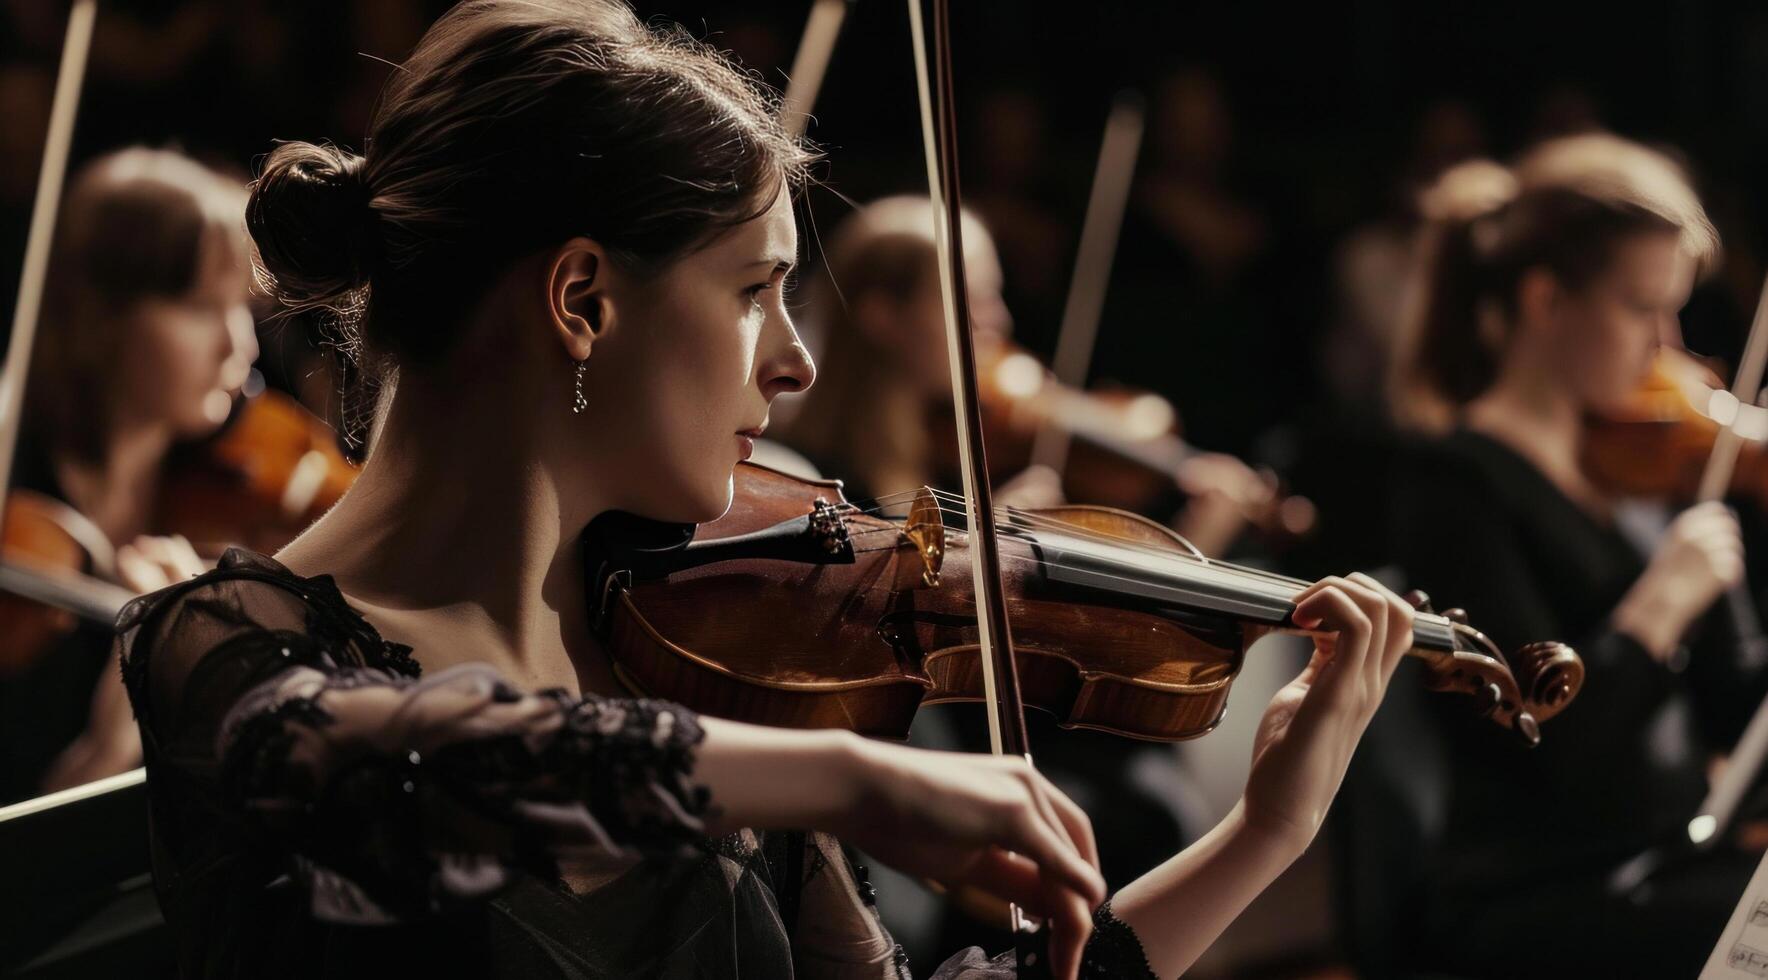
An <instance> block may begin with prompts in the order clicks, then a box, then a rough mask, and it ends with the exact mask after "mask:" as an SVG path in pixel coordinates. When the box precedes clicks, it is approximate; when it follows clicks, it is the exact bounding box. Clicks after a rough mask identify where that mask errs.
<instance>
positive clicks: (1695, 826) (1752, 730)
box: [1688, 281, 1768, 850]
mask: <svg viewBox="0 0 1768 980" xmlns="http://www.w3.org/2000/svg"><path fill="white" fill-rule="evenodd" d="M1765 364H1768V281H1764V283H1763V285H1762V295H1761V298H1760V299H1758V300H1757V301H1756V317H1755V319H1754V320H1753V321H1751V323H1750V334H1749V338H1748V339H1747V340H1745V341H1744V346H1743V357H1741V358H1740V359H1739V360H1738V363H1737V373H1736V374H1735V375H1733V377H1732V379H1731V391H1730V396H1731V397H1730V399H1729V401H1728V404H1727V405H1726V406H1725V407H1726V408H1728V409H1729V411H1727V412H1723V413H1722V414H1721V413H1715V414H1719V415H1720V417H1719V418H1718V419H1716V421H1719V422H1720V423H1721V424H1720V426H1719V434H1718V437H1717V438H1715V439H1714V440H1713V452H1712V455H1710V456H1708V457H1707V467H1706V469H1705V470H1704V471H1703V472H1702V473H1701V481H1700V489H1699V490H1698V491H1697V492H1696V494H1695V502H1696V503H1706V502H1708V501H1712V500H1720V499H1722V498H1724V496H1725V491H1726V489H1727V488H1728V487H1730V486H1731V474H1732V472H1733V470H1735V469H1736V467H1737V456H1738V454H1739V453H1740V452H1741V451H1742V450H1743V443H1744V437H1743V436H1740V435H1738V433H1737V428H1736V425H1735V424H1734V423H1735V422H1736V416H1737V415H1738V414H1740V410H1741V409H1742V407H1743V406H1746V405H1754V404H1755V402H1756V398H1757V396H1758V395H1759V394H1760V392H1761V390H1762V369H1763V366H1764V365H1765ZM1726 598H1727V601H1729V602H1730V603H1731V604H1732V608H1733V611H1734V615H1735V614H1736V613H1737V610H1738V608H1739V607H1740V606H1742V607H1744V608H1745V610H1746V611H1745V612H1744V614H1743V615H1741V616H1739V617H1738V618H1741V619H1751V618H1753V619H1755V620H1757V623H1755V624H1748V623H1745V624H1742V625H1740V633H1742V632H1743V631H1744V630H1746V629H1749V630H1754V631H1759V630H1760V624H1759V620H1760V616H1759V615H1754V616H1752V615H1750V612H1751V611H1753V609H1754V605H1755V604H1754V603H1753V602H1752V601H1751V598H1750V595H1749V592H1748V590H1747V587H1741V586H1740V587H1738V588H1733V589H1731V590H1730V591H1729V592H1727V593H1726ZM1764 762H1768V701H1765V702H1763V704H1762V705H1761V706H1760V707H1758V708H1757V709H1756V713H1755V714H1754V715H1752V716H1751V717H1750V721H1749V724H1748V725H1747V726H1745V727H1744V730H1743V735H1742V737H1740V738H1739V739H1738V740H1737V745H1736V746H1735V747H1734V748H1733V749H1732V750H1731V761H1730V764H1728V765H1727V766H1726V767H1725V770H1724V772H1723V773H1721V774H1720V776H1719V778H1718V779H1716V780H1714V782H1713V784H1712V786H1710V787H1709V788H1708V789H1707V797H1706V799H1704V800H1702V801H1701V804H1700V809H1698V810H1696V811H1695V815H1694V819H1692V820H1690V821H1689V822H1688V839H1689V841H1690V842H1691V843H1693V844H1694V845H1695V846H1696V847H1699V848H1701V849H1703V850H1704V849H1706V848H1710V847H1712V846H1713V845H1714V844H1716V843H1717V842H1718V841H1719V840H1721V839H1722V838H1723V837H1724V831H1725V829H1726V828H1727V827H1729V826H1731V820H1732V818H1733V817H1735V816H1736V815H1737V808H1738V807H1739V806H1740V805H1742V803H1743V800H1744V796H1745V794H1747V793H1748V792H1749V789H1750V787H1751V786H1752V785H1754V784H1755V781H1756V777H1757V775H1759V774H1760V773H1761V772H1762V766H1763V763H1764Z"/></svg>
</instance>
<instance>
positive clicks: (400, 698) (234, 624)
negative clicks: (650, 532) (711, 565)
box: [118, 552, 708, 922]
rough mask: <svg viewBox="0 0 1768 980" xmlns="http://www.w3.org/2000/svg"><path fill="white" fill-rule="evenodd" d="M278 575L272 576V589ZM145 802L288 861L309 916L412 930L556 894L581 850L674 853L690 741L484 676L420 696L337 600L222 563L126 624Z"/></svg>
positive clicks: (691, 723) (261, 569) (401, 667)
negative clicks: (534, 876)
mask: <svg viewBox="0 0 1768 980" xmlns="http://www.w3.org/2000/svg"><path fill="white" fill-rule="evenodd" d="M277 570H280V574H278V572H277ZM118 642H119V644H120V645H121V648H122V651H123V655H124V664H125V666H124V674H125V680H126V681H127V684H128V687H129V692H130V698H131V700H132V701H133V703H134V706H135V710H136V714H137V717H138V719H139V721H140V724H141V727H142V733H143V739H144V744H145V747H146V754H147V760H148V767H149V779H150V781H154V780H156V779H157V780H159V781H161V782H162V783H165V782H168V781H170V782H176V783H177V784H179V785H180V787H181V788H182V789H184V791H185V792H184V795H186V796H188V797H191V798H198V799H201V800H203V801H204V804H205V808H206V809H207V810H208V811H209V816H210V817H211V819H212V820H213V821H215V822H217V823H218V824H219V825H220V826H222V827H223V828H224V829H223V831H222V832H225V833H228V834H237V835H239V836H240V837H242V838H243V839H246V840H249V841H251V842H253V844H254V846H256V847H257V849H259V850H260V851H263V852H270V853H275V854H280V855H285V856H286V859H287V864H288V867H287V869H286V870H287V873H289V874H290V875H292V876H293V877H294V878H296V879H297V880H300V881H302V882H303V883H304V884H305V885H306V886H307V889H308V891H309V893H310V895H311V897H312V907H313V912H314V914H315V915H316V916H317V917H319V918H321V919H324V920H329V921H339V922H384V921H394V920H399V919H402V918H405V917H408V916H413V915H420V914H423V913H424V912H427V911H431V910H435V909H438V908H440V907H443V906H446V905H448V904H450V903H452V902H456V901H460V900H468V899H475V898H480V897H483V896H485V895H488V894H490V893H492V892H495V891H496V890H498V889H500V888H501V887H502V886H503V885H504V884H505V883H506V882H507V881H508V879H509V877H510V874H511V872H513V871H515V870H516V869H526V870H531V871H535V872H536V873H540V874H543V875H547V876H549V877H553V878H556V876H557V870H556V868H557V865H556V860H557V859H558V858H559V857H560V856H562V855H565V854H567V853H570V852H572V851H573V850H575V849H590V850H597V851H603V852H624V851H629V850H632V851H654V850H658V849H668V848H675V847H681V846H684V845H685V844H686V843H687V842H689V841H691V840H693V839H695V838H696V837H697V836H698V834H699V831H700V829H701V822H700V818H701V816H702V815H703V814H704V813H705V811H706V809H707V806H708V800H707V795H706V793H705V791H704V790H703V789H700V788H698V787H697V786H696V785H695V784H694V783H693V782H692V781H691V779H690V773H691V770H692V765H693V753H694V748H695V746H696V745H697V744H698V742H699V741H700V738H701V731H700V728H699V725H698V724H697V721H696V719H695V717H694V715H693V714H692V713H690V712H688V711H687V710H686V709H683V708H681V707H679V706H676V705H672V704H667V703H664V702H658V701H644V700H617V699H603V698H595V697H589V698H576V697H571V696H568V695H566V694H565V693H564V692H562V691H557V690H551V691H541V692H536V693H531V692H524V691H521V690H518V689H517V688H515V687H513V686H511V685H510V684H508V683H506V682H505V681H504V680H503V679H502V678H501V677H500V676H499V675H498V674H497V673H496V672H495V671H494V670H492V669H490V668H489V667H487V666H484V665H463V666H459V667H455V668H452V669H450V670H446V671H442V672H440V673H438V674H436V675H435V676H432V677H420V676H419V670H418V668H417V666H416V664H415V663H414V662H413V661H412V660H411V658H410V656H409V650H408V649H406V648H404V647H402V646H399V645H396V644H389V643H386V642H384V641H382V640H381V639H380V638H379V636H378V635H377V634H375V633H374V631H373V629H372V628H371V627H369V626H368V624H367V623H366V622H364V621H363V620H362V619H361V617H360V616H357V615H356V614H355V613H354V612H353V611H352V610H350V608H349V607H348V606H347V605H346V604H345V603H344V602H343V601H342V597H341V596H339V595H338V594H337V592H336V590H335V588H334V587H333V586H332V585H331V583H330V580H329V579H325V578H314V579H303V578H297V577H294V576H292V573H288V572H287V571H286V569H281V566H276V565H274V563H272V562H269V560H268V559H261V558H257V557H256V556H250V555H242V554H241V553H237V552H236V553H230V554H229V558H228V559H227V560H224V562H223V564H222V566H221V568H219V569H217V570H216V571H215V572H211V573H210V574H208V575H205V576H203V577H201V578H198V579H195V580H193V581H192V582H191V583H190V584H187V585H183V586H178V587H175V588H173V589H170V590H167V591H165V592H162V593H158V594H156V595H154V596H150V597H147V598H145V599H143V600H138V601H137V602H136V603H135V604H133V605H131V606H130V607H129V608H128V609H126V610H125V611H124V614H123V617H122V619H121V620H120V621H119V641H118Z"/></svg>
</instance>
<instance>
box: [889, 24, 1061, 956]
mask: <svg viewBox="0 0 1768 980" xmlns="http://www.w3.org/2000/svg"><path fill="white" fill-rule="evenodd" d="M908 5H909V30H910V33H911V36H912V38H913V42H914V43H913V47H914V55H915V85H916V89H917V92H918V93H919V96H920V106H921V142H922V149H923V151H924V156H925V158H926V164H927V184H928V191H929V194H930V196H931V198H932V201H933V209H932V210H933V243H934V249H935V251H936V252H937V253H938V255H939V291H940V296H941V299H942V300H943V303H944V308H945V325H946V331H945V334H946V354H947V359H948V362H949V363H950V365H951V373H952V400H953V403H954V406H955V407H956V409H957V411H956V413H955V414H956V415H957V427H958V455H959V462H960V469H961V471H962V474H963V482H964V510H965V515H966V518H967V519H968V521H969V529H970V534H969V547H970V570H971V574H972V577H973V579H974V587H975V590H976V592H975V595H976V613H977V615H976V624H977V646H978V651H977V653H978V658H979V660H980V661H981V663H982V684H983V693H984V695H985V697H986V700H987V703H988V738H989V745H990V748H991V749H992V750H993V752H994V753H995V754H996V755H1006V754H1011V755H1016V756H1019V757H1021V758H1023V759H1025V760H1026V761H1027V762H1030V761H1031V748H1030V739H1029V738H1027V736H1026V732H1025V705H1024V703H1023V701H1022V700H1021V698H1020V693H1019V671H1018V667H1017V666H1016V665H1015V663H1014V661H1013V655H1012V649H1013V635H1012V629H1011V626H1010V624H1009V623H1008V619H1007V603H1006V597H1005V595H1004V594H1003V593H1002V591H1001V568H1000V556H999V553H998V551H997V550H996V547H995V511H994V494H993V491H992V489H991V488H990V486H989V482H988V456H987V453H986V451H985V447H984V446H983V441H982V403H981V400H980V398H979V397H978V394H977V391H978V385H977V379H976V348H975V344H974V341H973V338H972V335H971V329H970V305H969V290H968V288H967V279H966V278H965V274H964V237H963V222H962V220H961V216H962V214H963V201H962V199H961V198H960V196H959V191H958V147H957V143H958V138H957V137H958V128H957V113H956V111H955V107H954V105H953V98H952V61H951V18H950V11H949V3H948V0H933V40H934V48H935V51H934V55H935V57H934V59H933V60H934V65H935V67H936V69H937V72H936V74H934V75H933V76H932V77H931V79H930V78H929V74H928V69H927V61H928V59H927V39H926V29H925V27H924V26H923V24H922V15H921V0H909V3H908ZM1009 916H1010V918H1011V921H1012V926H1013V937H1014V947H1015V953H1016V955H1017V970H1018V975H1019V976H1021V977H1027V976H1047V975H1048V971H1049V967H1048V960H1049V957H1048V955H1047V951H1046V949H1045V940H1046V939H1047V936H1046V935H1045V934H1044V933H1043V932H1042V930H1041V928H1040V927H1039V926H1038V925H1037V924H1035V923H1033V922H1032V921H1031V920H1030V919H1028V918H1027V917H1026V916H1025V915H1024V914H1023V913H1022V912H1021V910H1020V909H1019V907H1018V906H1017V905H1011V906H1009Z"/></svg>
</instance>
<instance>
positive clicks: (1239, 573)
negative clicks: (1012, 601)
mask: <svg viewBox="0 0 1768 980" xmlns="http://www.w3.org/2000/svg"><path fill="white" fill-rule="evenodd" d="M918 494H919V491H911V492H909V493H905V494H892V495H890V496H892V497H913V496H916V495H918ZM876 499H878V500H882V499H885V498H876ZM861 503H875V501H861ZM841 509H843V510H847V511H854V512H858V513H861V514H865V515H867V516H878V515H877V514H876V511H877V510H880V509H881V508H878V507H872V508H862V507H860V506H858V505H856V504H853V503H845V504H842V505H841ZM940 513H942V514H952V515H953V516H957V517H962V516H964V515H963V512H961V511H957V510H955V509H953V508H948V507H944V506H942V507H940ZM1027 516H1039V515H1027ZM1041 519H1042V520H1043V521H1045V523H1047V524H1048V525H1050V526H1051V527H1052V528H1053V529H1056V530H1060V531H1063V532H1065V533H1072V534H1073V536H1075V537H1080V538H1085V539H1088V540H1091V541H1096V542H1099V543H1102V544H1104V545H1107V546H1110V547H1114V548H1121V549H1124V550H1141V551H1143V553H1145V554H1147V555H1149V556H1151V557H1153V558H1155V559H1157V560H1161V561H1182V562H1184V563H1185V564H1186V565H1187V566H1189V567H1192V568H1197V569H1201V570H1206V571H1213V572H1216V573H1218V576H1217V577H1218V580H1226V581H1228V582H1230V583H1232V582H1233V580H1234V579H1236V578H1247V577H1251V578H1258V579H1262V580H1264V581H1265V582H1268V583H1270V584H1272V585H1280V586H1284V587H1285V588H1292V589H1296V590H1297V591H1299V590H1300V589H1301V588H1305V587H1307V586H1309V585H1312V584H1313V583H1311V582H1307V581H1305V580H1302V579H1293V578H1287V577H1285V576H1280V575H1275V574H1272V573H1267V572H1264V571H1263V570H1262V569H1256V568H1248V567H1246V566H1243V565H1235V564H1233V563H1230V562H1216V561H1211V560H1207V559H1206V560H1203V561H1198V560H1196V559H1193V558H1191V556H1189V555H1184V554H1180V555H1174V554H1172V553H1170V552H1163V551H1158V550H1155V549H1152V548H1144V549H1136V548H1134V545H1136V542H1131V541H1124V540H1123V539H1120V538H1113V537H1111V536H1109V535H1103V534H1099V533H1097V532H1091V531H1088V530H1087V529H1085V528H1079V527H1075V526H1074V525H1070V524H1067V523H1066V522H1063V521H1060V520H1056V519H1054V518H1041ZM946 530H948V531H950V532H951V533H954V534H962V535H968V534H969V532H968V531H965V530H962V529H958V528H951V527H948V528H946ZM901 533H902V528H901V527H900V526H898V525H896V524H894V523H893V524H891V525H890V526H887V527H878V528H871V529H869V530H864V531H854V532H851V536H852V537H854V538H861V537H868V536H873V535H878V534H890V535H892V536H893V538H894V537H895V536H899V535H901ZM898 547H901V545H900V544H898V543H897V542H896V541H895V540H893V541H892V543H890V544H887V545H880V546H877V547H866V548H855V549H854V550H855V551H856V552H857V553H860V554H869V553H873V552H878V551H892V550H895V549H896V548H898ZM999 554H1000V558H1001V560H1002V561H1016V562H1028V563H1030V564H1031V565H1033V566H1035V567H1037V568H1040V569H1056V570H1068V571H1074V572H1079V573H1084V574H1086V575H1089V576H1092V577H1094V578H1099V579H1107V580H1111V581H1116V582H1122V583H1125V584H1128V585H1142V586H1148V585H1159V584H1161V583H1159V582H1154V581H1150V580H1148V579H1142V578H1135V577H1131V576H1128V575H1120V574H1116V573H1113V572H1108V571H1102V570H1100V569H1098V568H1094V567H1082V566H1077V565H1072V564H1069V563H1066V562H1058V561H1052V560H1050V559H1048V558H1041V557H1035V556H1032V555H1028V554H1012V553H1010V552H1000V553H999ZM1220 573H1227V574H1220ZM1267 597H1268V598H1270V599H1274V600H1280V601H1284V602H1293V601H1294V597H1293V595H1275V594H1267ZM1420 617H1421V618H1422V619H1424V620H1425V621H1426V622H1429V621H1433V620H1439V619H1440V618H1441V617H1440V616H1439V615H1438V614H1432V613H1421V614H1420ZM1443 625H1447V624H1446V622H1445V623H1443Z"/></svg>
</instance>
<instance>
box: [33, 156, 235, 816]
mask: <svg viewBox="0 0 1768 980" xmlns="http://www.w3.org/2000/svg"><path fill="white" fill-rule="evenodd" d="M244 203H245V189H244V188H243V187H242V186H240V185H239V184H238V183H236V182H234V181H232V180H230V179H228V178H226V177H223V176H221V175H219V174H217V173H214V172H213V171H210V170H209V169H208V168H206V167H204V166H202V165H201V164H198V163H196V162H195V161H193V160H190V159H187V158H185V157H183V156H180V155H178V154H176V153H173V152H170V151H165V150H153V149H146V148H139V147H137V148H131V149H125V150H120V151H117V152H113V153H110V154H108V155H106V156H104V157H101V158H99V159H97V160H95V161H93V162H91V163H89V164H87V165H86V166H85V168H84V169H82V170H81V171H80V172H79V173H78V174H76V175H75V176H74V177H73V179H72V180H71V182H70V185H69V188H68V191H67V195H66V201H65V203H64V204H63V206H62V210H61V220H60V223H59V227H58V228H57V230H56V236H55V243H54V248H53V252H52V254H51V259H50V272H49V280H48V283H47V285H46V289H45V298H44V308H43V329H42V330H41V331H40V332H39V335H38V341H37V346H36V349H35V357H34V359H33V363H32V366H31V374H30V382H29V384H28V385H27V388H26V409H25V426H24V429H23V431H22V433H21V439H20V446H19V451H18V458H17V461H16V464H15V466H14V469H13V476H14V481H13V487H12V491H13V493H14V494H22V495H37V496H36V499H38V500H46V501H47V502H48V504H49V506H48V507H47V508H45V509H44V511H43V512H46V513H49V514H51V515H52V517H51V519H52V520H53V521H54V522H55V523H56V524H57V525H59V526H60V529H61V530H62V531H64V532H65V533H66V534H67V536H68V537H70V538H71V539H73V540H75V541H77V542H79V543H80V544H81V546H82V547H83V548H84V551H85V556H84V561H83V567H81V568H78V569H75V570H77V571H81V572H84V573H86V574H89V575H95V576H98V577H100V578H104V579H107V580H110V581H113V582H115V583H116V584H120V585H123V586H125V587H127V588H129V589H131V590H132V591H135V592H150V591H153V590H155V589H158V588H162V587H164V586H165V585H167V584H169V583H171V582H174V581H179V580H182V579H185V578H189V577H190V576H192V575H196V574H198V573H200V572H201V571H202V569H203V565H202V562H201V561H200V560H199V559H198V557H197V555H196V553H195V552H194V551H193V550H192V548H191V546H190V544H189V542H188V541H186V540H185V539H184V538H183V537H180V536H177V535H166V534H164V531H165V530H166V529H165V528H161V527H157V526H156V522H155V516H156V507H157V504H158V493H157V489H158V487H159V484H160V482H161V480H162V477H163V475H164V473H165V472H166V468H167V466H168V465H169V462H168V461H169V460H170V459H171V458H172V456H173V454H174V449H175V447H177V446H178V445H179V444H180V443H182V442H187V441H189V440H193V439H197V438H200V437H202V436H205V435H208V434H210V433H212V432H214V431H216V430H217V429H218V428H219V427H220V426H221V425H222V423H224V422H225V421H226V420H227V418H228V414H229V412H230V410H231V409H232V406H233V399H234V395H235V394H236V393H237V392H238V391H239V389H240V386H241V385H242V384H243V383H244V382H245V380H246V378H247V375H248V372H249V371H250V369H251V364H252V360H253V359H254V358H255V357H256V356H257V349H258V348H257V341H256V339H255V337H254V334H253V320H252V314H251V311H250V310H249V309H248V307H247V295H248V290H249V287H250V283H251V278H250V276H251V258H250V251H249V249H248V246H247V242H246V237H245V227H244V222H243V219H242V215H243V212H244ZM18 503H19V501H18V500H17V499H15V500H14V501H13V502H12V504H13V506H9V510H8V520H9V522H10V521H22V520H25V519H26V518H25V517H23V516H22V515H21V514H19V513H18V507H17V505H18ZM9 557H12V558H20V556H17V555H11V556H9ZM25 558H26V560H28V556H25ZM109 648H110V641H109V631H108V630H106V629H103V628H97V629H93V628H90V627H81V628H79V629H76V630H75V631H74V632H73V633H72V634H70V635H69V636H68V638H67V639H66V640H65V641H64V642H60V643H57V644H56V645H55V646H54V648H52V649H49V650H30V651H16V653H17V656H16V657H9V662H8V663H7V665H6V671H5V673H4V676H3V677H0V743H3V744H4V745H5V746H6V748H5V751H4V756H3V758H4V760H5V761H4V769H3V772H0V791H3V796H0V798H5V799H16V798H18V797H20V796H26V795H33V794H34V793H35V792H37V791H40V790H51V789H57V788H62V787H65V786H70V785H74V784H77V783H81V782H85V781H87V780H89V779H93V778H97V777H99V776H104V775H110V774H112V773H115V772H121V771H123V770H124V769H127V768H130V767H132V766H134V765H138V764H139V760H140V746H139V738H138V735H137V733H136V730H135V726H134V723H133V720H132V719H131V718H130V716H129V713H128V705H127V701H126V699H125V698H124V696H123V692H122V688H121V685H120V684H118V683H117V677H116V676H115V665H114V662H112V661H110V660H109V658H108V654H109ZM107 663H110V664H111V666H110V667H109V668H108V669H106V668H105V665H106V664H107ZM101 670H102V671H104V673H102V674H101ZM88 702H90V709H89V708H88ZM82 727H85V731H84V732H83V733H81V730H82ZM76 736H78V737H76ZM70 740H71V743H72V744H70ZM58 756H59V758H58ZM52 760H54V761H52Z"/></svg>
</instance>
